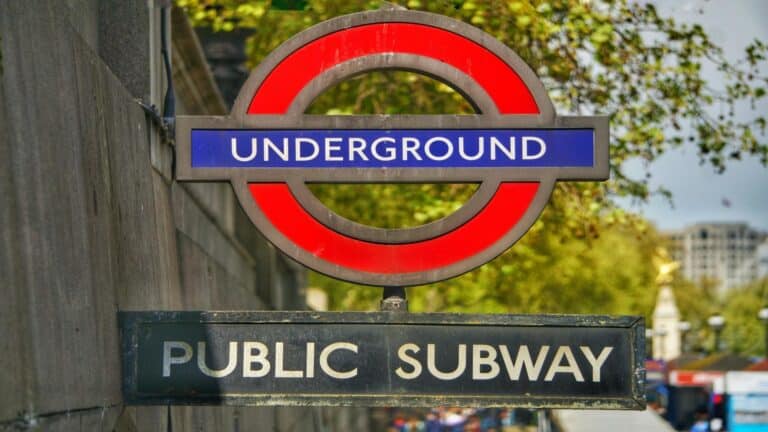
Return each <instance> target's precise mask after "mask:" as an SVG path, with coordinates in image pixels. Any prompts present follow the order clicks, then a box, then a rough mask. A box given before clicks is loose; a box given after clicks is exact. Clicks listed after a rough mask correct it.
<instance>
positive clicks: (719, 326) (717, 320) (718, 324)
mask: <svg viewBox="0 0 768 432" xmlns="http://www.w3.org/2000/svg"><path fill="white" fill-rule="evenodd" d="M707 324H709V326H710V327H712V330H714V331H715V346H714V349H713V350H712V353H713V354H714V353H716V352H718V351H720V332H722V331H723V327H725V318H723V316H722V315H720V314H717V315H712V316H711V317H709V318H708V319H707Z"/></svg>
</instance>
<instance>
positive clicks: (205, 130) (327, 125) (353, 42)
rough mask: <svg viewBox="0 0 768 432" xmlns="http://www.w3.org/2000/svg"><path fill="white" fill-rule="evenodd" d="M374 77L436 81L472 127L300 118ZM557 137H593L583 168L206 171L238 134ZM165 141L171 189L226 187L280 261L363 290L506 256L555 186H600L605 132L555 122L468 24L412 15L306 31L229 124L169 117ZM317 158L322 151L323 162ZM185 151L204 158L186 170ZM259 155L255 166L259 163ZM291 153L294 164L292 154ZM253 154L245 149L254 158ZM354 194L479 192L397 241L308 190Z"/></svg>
mask: <svg viewBox="0 0 768 432" xmlns="http://www.w3.org/2000/svg"><path fill="white" fill-rule="evenodd" d="M380 69H403V70H410V71H415V72H420V73H423V74H426V75H429V76H432V77H434V78H436V79H439V80H442V81H443V82H445V83H447V84H449V85H451V86H453V87H454V88H455V89H457V90H458V91H459V92H461V93H462V94H463V95H464V96H465V97H466V98H467V99H468V100H469V101H470V102H471V103H473V104H474V106H475V107H476V109H477V110H478V111H479V114H477V115H474V116H451V115H432V116H429V115H428V116H386V115H380V116H312V115H305V114H304V110H305V109H306V108H307V107H308V106H309V105H310V104H311V102H312V100H314V98H315V97H317V96H318V95H320V94H321V93H322V92H323V91H324V90H326V89H327V88H329V87H331V86H333V85H335V84H337V83H339V82H341V81H343V80H345V79H348V78H350V77H352V76H354V75H357V74H360V73H365V72H369V71H373V70H380ZM563 127H565V128H567V129H571V132H572V131H573V130H579V131H581V132H579V133H581V135H580V136H581V137H582V138H579V139H581V141H582V144H584V142H586V138H584V137H585V136H586V137H588V139H592V138H591V137H592V135H591V134H592V132H588V133H587V134H584V133H583V132H584V131H585V130H588V129H589V130H592V131H594V137H595V138H594V141H595V144H594V148H593V147H589V149H588V150H589V153H588V155H587V157H582V158H581V159H579V161H580V162H578V161H577V162H578V163H577V164H576V165H574V166H570V165H569V166H563V165H558V163H560V162H558V160H556V159H552V161H554V162H551V163H550V162H547V163H540V164H539V165H531V164H529V165H525V164H521V165H519V166H521V168H519V169H518V168H516V167H515V166H506V167H504V168H501V169H497V168H494V166H495V165H493V163H495V162H493V163H491V162H489V164H490V165H484V166H469V167H467V166H464V165H456V166H452V167H446V168H443V167H441V166H435V165H425V166H423V167H414V166H409V165H407V164H405V165H403V166H394V165H393V166H373V167H371V166H341V167H337V168H329V167H314V168H312V167H310V168H307V169H304V168H302V166H297V165H295V164H294V165H291V164H290V163H286V164H285V165H283V166H268V167H265V166H257V167H254V166H250V165H243V166H239V165H238V166H237V167H233V166H230V165H223V166H214V165H215V164H214V163H213V162H210V161H213V160H214V159H215V160H218V159H216V157H218V156H217V155H218V153H217V152H221V151H222V148H224V147H227V148H229V147H228V146H229V141H228V139H229V138H226V139H223V140H222V138H221V137H222V136H225V135H222V134H219V132H220V131H224V132H227V133H231V132H232V131H244V130H245V131H248V133H262V135H263V136H264V137H269V136H272V138H269V139H276V138H274V136H273V135H268V133H274V132H275V131H277V132H279V133H285V132H286V131H287V132H290V133H291V134H292V135H291V136H292V137H294V139H296V140H298V139H297V138H295V137H296V136H301V134H302V133H308V132H307V131H310V130H311V131H312V132H313V133H317V132H318V131H321V132H323V131H325V132H328V131H339V132H340V131H346V132H349V131H356V132H354V133H355V134H361V133H363V132H365V133H369V132H371V131H374V132H376V133H379V135H382V136H386V135H387V134H390V133H392V135H390V136H395V135H396V134H397V133H405V132H403V131H406V132H407V133H409V134H414V133H415V132H414V131H422V132H423V131H425V130H429V131H432V132H434V131H438V132H440V131H443V130H453V131H463V132H462V133H464V132H467V131H468V133H472V131H478V130H484V131H495V130H508V131H509V130H512V131H520V130H526V131H532V130H533V131H539V132H541V131H544V132H542V133H543V135H540V136H542V137H543V136H552V135H546V134H547V133H549V132H552V130H555V129H562V128H563ZM265 131H266V132H265ZM297 131H298V132H297ZM302 131H303V132H302ZM398 131H399V132H398ZM408 131H410V132H408ZM548 131H549V132H548ZM196 132H199V133H200V134H202V135H205V137H206V138H205V139H207V140H213V141H215V143H214V144H210V143H204V144H205V145H209V144H210V145H209V147H206V148H205V149H203V150H200V149H198V148H197V147H194V144H193V141H194V138H193V135H194V134H195V133H196ZM571 132H566V133H565V135H563V136H566V139H565V140H566V141H567V140H569V139H572V138H568V137H575V136H576V135H574V134H571ZM176 133H177V152H178V153H177V159H178V165H177V178H178V179H180V180H208V181H210V180H229V181H230V182H231V183H232V186H233V188H234V190H235V192H236V194H237V197H238V199H239V200H240V203H241V204H242V206H243V209H244V210H245V212H246V213H247V214H248V215H249V217H250V218H251V220H252V221H253V223H254V224H255V225H256V226H257V227H258V228H259V230H260V231H261V232H262V233H263V234H264V235H265V236H266V237H267V239H268V240H269V241H270V242H272V243H273V244H274V245H275V246H277V247H278V248H279V249H280V250H282V251H283V252H284V253H286V254H287V255H288V256H290V257H291V258H293V259H295V260H296V261H298V262H300V263H302V264H305V265H307V266H308V267H310V268H313V269H314V270H317V271H319V272H321V273H325V274H328V275H330V276H333V277H336V278H339V279H343V280H347V281H351V282H355V283H362V284H369V285H380V286H411V285H420V284H426V283H431V282H436V281H439V280H443V279H447V278H450V277H454V276H457V275H459V274H461V273H464V272H466V271H469V270H471V269H473V268H475V267H478V266H480V265H482V264H484V263H486V262H488V261H489V260H491V259H493V258H494V257H496V256H497V255H499V254H500V253H502V252H503V251H505V250H506V249H507V248H509V247H510V246H511V245H512V244H513V243H514V242H515V241H517V240H518V239H519V238H520V237H521V236H522V235H523V234H524V233H525V232H526V231H527V230H528V229H529V228H530V226H531V225H532V224H533V223H534V222H535V220H536V218H537V217H538V215H539V214H540V212H541V211H542V209H543V207H544V205H545V204H546V202H547V200H548V198H549V195H550V194H551V192H552V188H553V186H554V183H555V181H556V180H558V179H560V180H565V179H602V178H605V177H607V121H603V120H602V119H597V120H595V119H594V118H575V117H574V118H560V119H557V118H556V117H555V112H554V108H553V106H552V102H551V101H550V99H549V97H548V96H547V94H546V91H545V90H544V87H543V85H542V84H541V82H540V80H539V79H538V78H537V77H536V75H535V74H534V73H533V71H532V70H531V69H530V68H529V67H528V66H527V65H526V64H525V63H524V62H523V61H522V60H521V59H520V58H519V57H518V56H517V55H516V54H515V53H514V52H512V51H511V50H510V49H509V48H507V47H506V46H504V45H503V44H501V43H500V42H498V41H496V40H495V39H494V38H493V37H492V36H490V35H488V34H485V33H483V32H482V31H480V30H478V29H476V28H474V27H472V26H470V25H468V24H465V23H461V22H458V21H455V20H452V19H449V18H447V17H443V16H439V15H434V14H429V13H423V12H412V11H392V10H387V11H373V12H363V13H358V14H353V15H349V16H344V17H339V18H336V19H333V20H330V21H326V22H324V23H321V24H319V25H317V26H315V27H312V28H310V29H309V30H306V31H304V32H302V33H300V34H299V35H297V36H295V37H294V38H292V39H290V40H289V41H287V42H286V43H284V44H283V45H282V46H281V47H279V48H278V49H277V50H275V51H274V52H273V53H272V54H270V56H268V57H267V58H266V59H265V60H264V62H263V63H262V64H261V65H260V66H259V68H257V69H256V70H255V71H254V72H253V73H252V74H251V76H250V78H249V79H248V81H247V82H246V84H245V85H244V87H243V89H242V90H241V92H240V94H239V96H238V98H237V100H236V101H235V105H234V107H233V109H232V114H231V115H230V116H229V117H226V118H201V117H190V118H184V117H179V118H177V132H176ZM569 134H570V135H569ZM202 135H200V136H202ZM227 136H231V137H232V138H231V140H232V144H231V146H232V155H233V156H234V157H235V158H236V159H237V160H238V161H242V160H247V159H248V157H247V153H248V152H246V153H245V155H243V154H239V153H237V152H238V151H240V150H237V145H238V144H237V138H235V136H236V135H233V134H230V135H227ZM238 136H242V135H238ZM201 139H202V138H201ZM262 139H263V140H264V139H266V138H262ZM301 139H303V138H301ZM333 139H335V138H333ZM525 139H528V138H525ZM531 139H534V140H538V141H537V142H538V143H539V145H540V147H539V153H538V154H537V156H538V155H541V154H543V153H544V151H545V143H544V140H543V139H538V138H531ZM216 140H219V141H216ZM213 141H211V142H213ZM265 142H266V141H265ZM270 143H272V144H274V143H273V142H272V141H270ZM561 144H564V146H561V147H560V150H558V151H561V153H562V154H564V155H566V156H567V158H571V159H573V157H572V155H573V154H574V151H573V148H572V147H568V145H567V144H568V143H567V142H566V143H561ZM253 145H255V144H252V146H253ZM264 145H265V146H266V145H267V144H264ZM326 145H327V146H328V147H327V148H326V150H328V149H330V148H331V147H330V145H329V144H326ZM350 145H351V144H350ZM428 145H429V144H428V143H427V147H428ZM490 145H491V144H489V146H490ZM580 145H581V144H580ZM584 145H586V146H592V143H591V142H586V144H584ZM287 146H288V144H287V142H286V144H285V146H284V147H283V148H282V151H283V153H280V151H281V150H280V149H277V150H274V149H273V151H277V152H278V153H276V155H278V156H280V155H285V154H286V153H287V152H288V150H287V149H288V147H287ZM374 147H375V145H374ZM193 148H196V149H197V150H194V151H200V152H203V156H204V157H202V158H201V159H195V157H196V156H195V155H194V151H193ZM201 148H202V147H201ZM265 149H266V147H265V148H264V149H263V150H262V152H264V153H266V150H265ZM296 149H297V150H295V152H296V153H300V151H299V143H298V141H296ZM214 153H216V154H214ZM255 154H256V150H255V147H254V149H253V153H252V154H251V156H253V155H255ZM327 154H328V153H326V155H327ZM212 155H213V156H212ZM593 155H594V160H593V158H592V156H593ZM264 157H266V156H264ZM564 157H565V156H564ZM206 158H207V159H206ZM326 159H330V158H329V157H328V156H326ZM435 159H436V160H437V159H439V158H435ZM577 159H578V158H577ZM569 160H570V159H569ZM574 160H575V159H574ZM201 161H202V162H201ZM585 161H586V162H585ZM209 162H210V163H209ZM527 162H528V161H526V163H527ZM238 163H239V162H238ZM579 164H580V165H579ZM365 181H368V182H380V183H386V182H409V183H430V182H478V183H480V187H479V189H478V191H477V192H476V194H475V196H473V197H472V198H471V199H470V200H469V201H468V202H467V203H466V204H465V206H464V207H462V208H461V209H460V210H458V211H457V212H456V213H454V214H453V215H449V216H447V217H446V218H444V219H441V220H439V221H436V222H433V223H430V224H427V225H424V226H421V227H414V228H406V229H394V230H385V229H379V228H374V227H368V226H363V225H360V224H357V223H355V222H353V221H349V220H347V219H345V218H343V217H341V216H339V215H337V214H335V213H333V212H331V211H330V210H329V209H327V208H325V207H324V206H323V205H322V204H321V203H320V202H319V201H318V200H317V199H316V198H315V197H314V196H312V194H311V192H309V190H308V189H307V187H306V184H307V183H308V182H327V183H342V182H357V183H360V182H365Z"/></svg>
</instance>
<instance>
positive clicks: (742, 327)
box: [723, 278, 768, 355]
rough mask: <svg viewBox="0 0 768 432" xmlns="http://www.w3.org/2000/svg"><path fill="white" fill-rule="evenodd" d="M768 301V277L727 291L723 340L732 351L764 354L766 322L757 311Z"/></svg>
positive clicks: (745, 353) (724, 307)
mask: <svg viewBox="0 0 768 432" xmlns="http://www.w3.org/2000/svg"><path fill="white" fill-rule="evenodd" d="M766 300H768V278H766V279H762V280H759V281H756V282H753V283H751V284H748V285H746V286H744V287H742V288H739V289H736V290H734V291H733V292H730V293H728V297H726V299H725V302H724V306H723V317H724V318H725V327H724V328H723V341H724V342H725V345H726V349H727V350H728V351H730V352H734V353H738V354H744V355H765V349H766V346H765V331H766V328H765V324H764V323H762V322H760V320H759V319H758V318H757V313H758V311H759V310H760V309H762V308H763V307H765V305H766Z"/></svg>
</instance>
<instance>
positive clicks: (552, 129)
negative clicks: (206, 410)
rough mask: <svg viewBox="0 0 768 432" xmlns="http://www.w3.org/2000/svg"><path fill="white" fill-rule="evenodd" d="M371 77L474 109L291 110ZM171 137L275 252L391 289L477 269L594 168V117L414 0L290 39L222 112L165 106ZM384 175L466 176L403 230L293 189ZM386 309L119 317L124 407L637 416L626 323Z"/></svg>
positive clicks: (185, 173)
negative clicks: (473, 187)
mask: <svg viewBox="0 0 768 432" xmlns="http://www.w3.org/2000/svg"><path fill="white" fill-rule="evenodd" d="M382 69H401V70H409V71H414V72H418V73H421V74H425V75H428V76H431V77H434V78H436V79H438V80H441V81H443V82H445V83H447V84H449V85H451V86H452V87H453V88H455V89H456V90H458V91H459V92H461V93H462V94H463V95H464V97H465V98H466V99H467V100H468V101H469V102H470V103H472V104H473V105H474V108H475V109H476V111H477V114H476V115H393V116H388V115H374V116H324V115H307V114H304V112H305V110H306V109H307V107H308V106H309V105H310V104H311V102H312V101H313V100H314V99H315V98H316V97H317V96H319V95H320V94H322V93H323V91H325V90H326V89H328V88H329V87H331V86H333V85H335V84H337V83H339V82H341V81H343V80H345V79H348V78H350V77H352V76H354V75H357V74H361V73H365V72H369V71H374V70H382ZM176 143H177V158H176V162H177V163H176V177H177V179H178V180H181V181H228V182H230V183H231V184H232V187H233V188H234V191H235V193H236V195H237V198H238V200H239V201H240V204H241V205H242V207H243V209H244V210H245V212H246V213H247V214H248V216H249V217H250V219H251V221H252V222H253V223H254V224H255V225H256V226H257V227H258V228H259V230H260V231H261V232H262V233H263V234H264V235H265V236H266V237H267V239H268V240H269V241H270V242H272V243H273V244H274V245H275V246H277V247H278V248H279V249H280V250H282V251H283V252H284V253H285V254H287V255H288V256H290V257H291V258H293V259H295V260H296V261H298V262H300V263H302V264H304V265H306V266H308V267H310V268H312V269H314V270H316V271H319V272H322V273H325V274H327V275H330V276H333V277H336V278H339V279H343V280H347V281H351V282H356V283H361V284H369V285H378V286H383V287H390V288H392V289H390V290H389V291H393V292H395V291H399V290H400V288H399V287H405V286H412V285H420V284H426V283H431V282H436V281H439V280H443V279H447V278H450V277H453V276H457V275H459V274H461V273H464V272H466V271H469V270H471V269H473V268H475V267H477V266H480V265H482V264H484V263H486V262H488V261H489V260H491V259H493V258H494V257H496V256H497V255H499V254H501V253H502V252H503V251H504V250H506V249H507V248H509V247H510V246H511V245H512V244H513V243H514V242H515V241H517V240H518V239H519V238H520V237H521V236H523V234H525V232H526V231H527V230H528V229H529V228H530V227H531V225H532V224H533V223H534V222H535V221H536V218H537V217H538V216H539V214H540V212H541V211H542V209H543V208H544V206H545V204H546V203H547V201H548V199H549V196H550V194H551V193H552V189H553V187H554V185H555V183H556V182H557V181H568V180H592V181H599V180H604V179H606V178H607V177H608V171H609V167H608V119H607V117H599V116H596V117H563V116H557V115H556V114H555V110H554V107H553V104H552V101H551V100H550V99H549V97H548V96H547V93H546V91H545V89H544V86H543V85H542V83H541V81H540V80H539V79H538V78H537V77H536V75H535V74H534V73H533V71H532V70H531V69H530V68H529V67H528V66H527V65H526V64H525V63H524V62H523V61H522V60H521V59H520V58H519V57H518V56H517V55H516V54H515V53H514V52H512V51H511V50H510V49H509V48H507V47H506V46H504V45H503V44H501V43H500V42H498V41H497V40H495V39H494V38H493V37H491V36H490V35H487V34H485V33H483V32H481V31H480V30H478V29H476V28H474V27H471V26H469V25H467V24H464V23H461V22H458V21H454V20H452V19H449V18H446V17H443V16H439V15H434V14H428V13H422V12H411V11H393V10H387V11H375V12H364V13H358V14H353V15H348V16H344V17H340V18H336V19H333V20H330V21H327V22H324V23H321V24H319V25H317V26H315V27H312V28H310V29H309V30H307V31H305V32H303V33H300V34H299V35H297V36H295V37H294V38H292V39H290V40H289V41H287V42H286V43H284V44H283V45H282V46H281V47H279V48H278V49H277V50H276V51H274V52H273V53H272V54H271V55H270V56H269V57H267V59H266V60H265V61H264V62H263V63H262V64H261V65H260V66H259V67H258V68H257V69H256V70H255V71H254V72H253V74H252V75H251V76H250V78H249V79H248V81H247V82H246V83H245V85H244V87H243V89H242V90H241V92H240V94H239V96H238V98H237V100H236V101H235V104H234V106H233V108H232V112H231V114H230V115H229V116H224V117H199V116H194V117H192V116H187V117H178V118H177V119H176ZM398 182H399V183H478V184H479V185H480V186H479V188H478V190H477V191H476V193H475V194H474V195H473V196H472V198H470V199H469V201H468V202H467V203H465V205H464V206H463V207H462V208H461V209H459V210H458V211H456V212H455V213H453V214H451V215H449V216H447V217H445V218H443V219H440V220H438V221H435V222H432V223H429V224H426V225H423V226H419V227H414V228H405V229H381V228H375V227H370V226H365V225H361V224H359V223H356V222H354V221H351V220H348V219H345V218H343V217H341V216H339V215H338V214H336V213H334V212H332V211H330V210H329V209H328V208H326V207H325V206H324V205H323V204H322V203H321V202H320V201H319V200H318V199H317V198H316V197H315V196H314V195H313V194H312V193H311V192H310V191H309V189H308V187H307V184H309V183H398ZM385 309H386V308H385ZM397 309H398V308H396V307H393V308H390V309H388V310H389V311H387V312H373V313H350V312H343V313H329V312H211V311H206V312H121V313H120V328H121V336H122V349H123V389H124V396H125V400H126V401H127V403H129V404H231V405H293V404H298V405H380V406H437V405H445V404H456V405H476V406H479V405H484V406H499V405H510V404H511V405H516V406H527V407H541V408H543V407H573V408H587V407H591V408H602V409H643V408H644V396H643V382H644V369H643V353H644V348H643V343H644V340H643V336H644V325H643V321H642V318H639V317H606V316H565V315H562V316H552V315H549V316H547V315H540V316H525V315H451V314H407V313H393V312H392V310H397ZM401 310H402V309H401Z"/></svg>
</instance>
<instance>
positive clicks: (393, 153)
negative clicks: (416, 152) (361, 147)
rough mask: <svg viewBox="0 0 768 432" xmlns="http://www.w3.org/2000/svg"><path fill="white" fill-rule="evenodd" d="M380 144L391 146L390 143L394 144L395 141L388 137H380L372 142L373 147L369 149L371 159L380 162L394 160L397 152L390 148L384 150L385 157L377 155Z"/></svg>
mask: <svg viewBox="0 0 768 432" xmlns="http://www.w3.org/2000/svg"><path fill="white" fill-rule="evenodd" d="M381 143H390V144H392V143H395V139H394V138H390V137H381V138H377V139H376V140H375V141H373V146H372V147H371V152H372V153H373V157H375V158H376V159H378V160H380V161H392V160H395V158H397V152H396V151H395V148H394V147H392V146H390V147H385V148H384V151H386V155H382V154H381V153H379V144H381Z"/></svg>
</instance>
